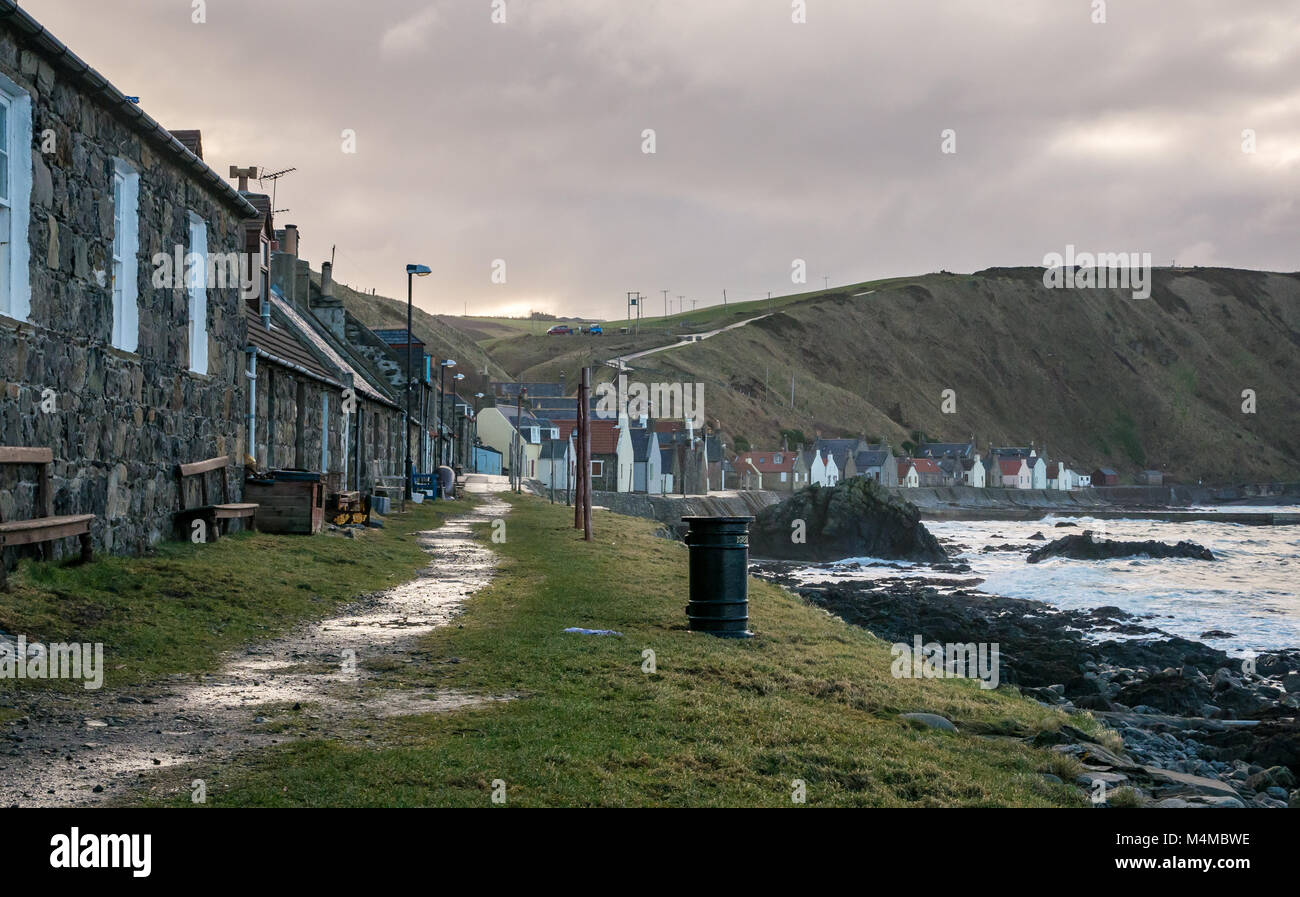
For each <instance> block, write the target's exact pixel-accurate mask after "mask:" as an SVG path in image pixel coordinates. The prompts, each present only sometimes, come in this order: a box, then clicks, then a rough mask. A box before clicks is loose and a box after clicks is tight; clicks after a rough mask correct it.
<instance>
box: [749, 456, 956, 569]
mask: <svg viewBox="0 0 1300 897" xmlns="http://www.w3.org/2000/svg"><path fill="white" fill-rule="evenodd" d="M749 545H750V552H751V553H752V554H753V555H754V556H755V557H761V558H779V559H787V560H802V561H836V560H842V559H844V558H850V557H875V558H886V559H890V560H908V561H920V562H924V563H940V562H943V561H947V560H948V555H947V553H946V552H945V551H944V550H943V548H942V547H940V545H939V543H938V541H937V540H936V539H935V538H934V536H933V535H932V534H931V533H930V531H929V530H927V529H926V528H925V526H924V525H922V523H921V514H920V512H919V511H918V510H917V508H916V505H914V504H912V503H911V502H909V501H905V500H903V499H901V498H897V497H895V496H893V495H891V494H890V493H889V492H887V491H886V490H885V489H883V488H881V487H880V486H879V485H878V484H876V483H875V482H873V481H872V480H868V479H866V478H865V477H853V478H852V479H850V480H848V481H847V482H843V483H840V484H839V485H836V486H830V487H821V486H809V487H807V488H806V489H801V490H800V491H798V492H796V493H795V494H794V495H792V496H790V497H789V498H787V499H786V500H785V501H783V502H781V503H780V504H776V505H771V506H769V507H767V508H764V509H763V510H761V511H759V512H758V515H757V517H756V518H755V519H754V523H753V525H752V526H751V527H750V541H749Z"/></svg>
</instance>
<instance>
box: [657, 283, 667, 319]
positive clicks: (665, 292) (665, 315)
mask: <svg viewBox="0 0 1300 897" xmlns="http://www.w3.org/2000/svg"><path fill="white" fill-rule="evenodd" d="M659 292H661V293H663V294H664V321H665V323H666V322H667V320H668V291H667V290H660V291H659Z"/></svg>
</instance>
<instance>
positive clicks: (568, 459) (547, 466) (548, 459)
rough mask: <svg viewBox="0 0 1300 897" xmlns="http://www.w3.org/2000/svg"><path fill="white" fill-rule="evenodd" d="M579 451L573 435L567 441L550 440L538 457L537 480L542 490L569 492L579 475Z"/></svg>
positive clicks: (546, 442) (543, 444)
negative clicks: (577, 474)
mask: <svg viewBox="0 0 1300 897" xmlns="http://www.w3.org/2000/svg"><path fill="white" fill-rule="evenodd" d="M577 463H578V451H577V445H576V444H575V443H574V440H573V434H572V433H570V434H569V438H568V439H567V440H566V439H548V440H546V441H545V442H543V443H542V447H541V453H540V454H539V455H538V456H537V479H538V480H540V481H541V484H542V488H543V489H546V490H550V489H552V488H553V489H554V490H555V491H556V492H564V491H567V490H568V488H569V486H570V484H571V483H573V482H574V477H575V476H576V473H577Z"/></svg>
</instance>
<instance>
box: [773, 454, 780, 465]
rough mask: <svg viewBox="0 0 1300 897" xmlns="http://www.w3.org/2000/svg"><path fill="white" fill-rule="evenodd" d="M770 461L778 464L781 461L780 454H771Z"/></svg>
mask: <svg viewBox="0 0 1300 897" xmlns="http://www.w3.org/2000/svg"><path fill="white" fill-rule="evenodd" d="M772 463H773V464H780V463H781V456H780V455H773V456H772Z"/></svg>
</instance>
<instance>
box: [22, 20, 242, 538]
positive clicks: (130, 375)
mask: <svg viewBox="0 0 1300 897" xmlns="http://www.w3.org/2000/svg"><path fill="white" fill-rule="evenodd" d="M24 41H25V38H22V37H20V36H18V34H17V32H15V31H13V30H12V29H11V28H10V27H9V26H8V25H3V24H0V73H3V74H4V75H5V76H6V77H8V78H9V79H11V80H12V81H14V82H15V83H17V84H18V85H19V86H20V87H22V88H24V89H25V90H26V91H27V92H28V93H29V94H30V95H31V97H32V107H33V108H32V131H33V136H34V144H35V145H34V146H33V150H32V156H33V184H32V197H31V198H32V203H31V215H30V221H29V228H28V244H29V247H30V252H31V260H30V265H29V271H30V279H31V289H32V297H31V310H30V314H29V316H28V318H29V319H28V320H27V321H17V320H14V319H12V318H7V317H0V444H4V445H26V446H48V447H50V448H51V449H53V452H54V458H55V461H54V464H53V468H52V474H53V486H54V490H55V495H54V513H56V514H72V513H93V514H94V515H95V522H94V525H93V527H92V533H93V539H94V543H95V545H96V547H97V548H98V549H100V550H109V551H112V552H127V553H129V552H137V551H140V550H141V549H143V548H145V547H147V546H148V545H150V544H153V543H155V542H157V541H158V540H159V539H161V538H165V537H168V536H170V535H171V533H172V514H173V513H174V512H175V511H176V510H177V508H178V507H179V505H178V493H177V482H176V476H175V468H176V464H177V463H179V462H188V461H198V460H203V459H205V458H211V457H214V456H217V455H230V456H233V457H234V458H235V459H236V460H235V462H234V463H235V465H236V466H233V467H230V468H229V469H228V470H227V471H226V475H227V476H228V477H229V478H230V479H229V483H230V487H231V490H232V491H231V495H232V497H234V498H237V497H238V496H240V494H241V484H242V470H241V468H240V467H239V466H237V465H239V463H240V461H241V460H242V458H243V455H244V444H243V440H244V415H245V414H246V413H247V393H246V392H245V390H246V388H247V379H246V377H245V376H244V353H243V351H242V347H243V343H244V336H243V335H244V327H245V320H244V313H243V310H242V304H241V302H240V301H239V297H238V285H233V286H231V287H229V288H224V289H215V288H212V289H209V290H208V296H207V308H208V320H207V330H208V338H209V342H208V346H209V348H208V371H207V373H206V374H196V373H191V372H190V371H189V370H188V367H189V341H188V330H187V321H188V317H189V312H188V309H189V300H188V295H187V292H186V290H185V289H184V287H183V281H182V285H180V286H177V287H175V288H173V287H171V286H168V287H165V288H155V287H154V286H153V271H154V265H153V261H152V260H153V257H154V255H155V254H156V253H165V254H168V255H174V253H175V250H176V247H177V246H180V247H182V252H188V251H189V221H188V214H189V212H190V211H193V212H195V213H197V214H198V215H199V216H201V217H202V218H203V220H204V221H205V222H206V223H207V230H208V249H209V252H211V253H218V252H236V251H242V249H243V236H242V233H241V230H240V220H239V218H240V216H239V214H238V212H237V210H236V209H234V208H232V207H231V206H230V205H229V204H228V201H227V200H225V199H223V198H221V196H220V195H219V194H217V193H215V192H212V191H211V190H209V189H208V188H207V187H206V186H203V185H201V184H200V183H199V182H198V181H197V180H195V179H194V177H193V176H192V175H191V174H190V173H189V172H187V171H185V170H183V169H181V168H180V167H179V165H178V164H177V163H176V162H175V161H174V157H172V156H171V155H168V154H165V153H164V152H163V151H162V150H160V149H159V148H158V147H156V145H154V144H151V143H148V142H147V141H146V140H145V138H143V137H142V136H141V135H140V133H139V132H138V131H136V130H135V129H134V128H132V127H130V126H128V125H127V124H126V123H125V122H124V121H123V120H122V119H120V118H119V117H118V114H117V113H115V112H113V111H111V110H110V109H109V107H107V106H105V105H102V104H101V103H100V102H99V101H98V100H96V99H91V98H90V97H89V96H86V95H83V94H82V93H81V92H80V89H79V88H78V86H77V85H75V84H74V83H72V82H70V81H68V80H67V79H66V78H65V77H64V75H63V74H62V72H61V71H57V72H56V70H55V69H54V68H53V67H52V66H51V65H50V63H49V62H48V61H47V60H45V59H44V58H42V57H41V56H40V55H39V54H37V53H36V52H34V51H33V50H31V49H29V48H27V47H26V46H25V44H24ZM46 149H48V150H50V151H49V152H43V150H46ZM117 158H120V159H123V160H125V161H126V162H128V163H129V164H130V165H131V166H132V167H134V168H135V170H136V171H137V172H138V173H139V175H140V189H139V236H140V250H139V254H138V256H137V259H136V270H135V276H136V280H137V283H138V285H139V344H138V348H137V350H136V351H135V352H124V351H121V350H118V349H115V348H113V347H112V345H111V342H112V327H113V305H112V277H111V272H112V253H113V227H114V209H113V166H114V159H117ZM178 280H180V279H179V278H178ZM36 473H37V472H36V471H35V470H34V469H31V468H27V467H19V468H14V467H8V466H6V467H4V468H0V517H2V518H3V519H4V520H15V519H25V518H29V517H32V516H34V514H35V507H34V504H33V499H34V482H35V479H36ZM213 476H215V475H213ZM69 547H71V546H56V550H57V551H58V553H60V554H64V553H66V549H67V548H69Z"/></svg>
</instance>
